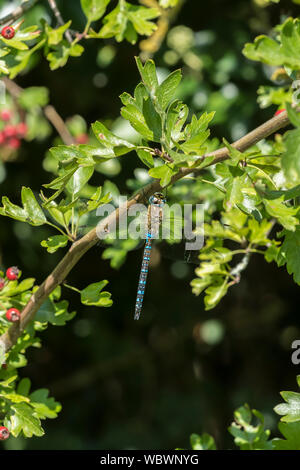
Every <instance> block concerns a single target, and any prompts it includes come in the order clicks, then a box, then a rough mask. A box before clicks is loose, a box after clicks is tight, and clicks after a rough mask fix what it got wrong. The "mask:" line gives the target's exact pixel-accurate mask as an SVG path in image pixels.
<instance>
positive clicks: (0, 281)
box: [0, 277, 5, 290]
mask: <svg viewBox="0 0 300 470" xmlns="http://www.w3.org/2000/svg"><path fill="white" fill-rule="evenodd" d="M4 286H5V279H3V278H2V277H0V290H2V289H3V287H4Z"/></svg>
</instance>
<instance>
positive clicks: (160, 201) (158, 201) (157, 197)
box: [149, 193, 166, 207]
mask: <svg viewBox="0 0 300 470" xmlns="http://www.w3.org/2000/svg"><path fill="white" fill-rule="evenodd" d="M149 203H150V204H153V205H154V206H159V207H162V206H163V205H164V204H165V203H166V198H165V196H164V195H163V194H162V193H154V194H153V195H152V196H151V197H150V198H149Z"/></svg>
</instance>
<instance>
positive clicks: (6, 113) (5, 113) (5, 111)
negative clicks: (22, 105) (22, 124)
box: [0, 109, 11, 121]
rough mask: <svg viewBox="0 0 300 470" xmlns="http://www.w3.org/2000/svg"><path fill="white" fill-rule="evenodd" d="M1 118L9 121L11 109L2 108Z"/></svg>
mask: <svg viewBox="0 0 300 470" xmlns="http://www.w3.org/2000/svg"><path fill="white" fill-rule="evenodd" d="M0 118H1V119H2V121H9V120H10V119H11V111H10V110H9V109H2V111H1V112H0Z"/></svg>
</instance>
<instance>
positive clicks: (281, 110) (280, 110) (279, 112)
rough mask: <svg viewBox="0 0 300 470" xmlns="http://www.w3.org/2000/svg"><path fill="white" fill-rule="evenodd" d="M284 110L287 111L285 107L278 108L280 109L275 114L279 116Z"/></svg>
mask: <svg viewBox="0 0 300 470" xmlns="http://www.w3.org/2000/svg"><path fill="white" fill-rule="evenodd" d="M283 111H285V109H284V108H282V109H278V111H276V113H275V114H274V116H279V114H281V113H283Z"/></svg>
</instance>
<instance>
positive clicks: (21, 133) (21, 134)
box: [16, 122, 28, 137]
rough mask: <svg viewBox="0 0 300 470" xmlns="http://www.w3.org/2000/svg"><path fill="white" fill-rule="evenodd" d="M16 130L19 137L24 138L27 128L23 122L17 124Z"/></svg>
mask: <svg viewBox="0 0 300 470" xmlns="http://www.w3.org/2000/svg"><path fill="white" fill-rule="evenodd" d="M16 128H17V134H18V136H19V137H24V136H25V135H26V134H27V131H28V127H27V124H26V123H25V122H20V123H19V124H17V126H16Z"/></svg>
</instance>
